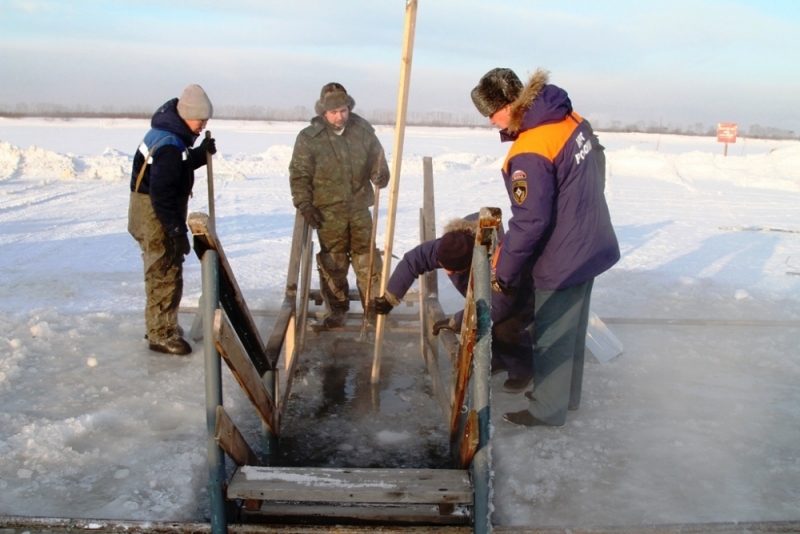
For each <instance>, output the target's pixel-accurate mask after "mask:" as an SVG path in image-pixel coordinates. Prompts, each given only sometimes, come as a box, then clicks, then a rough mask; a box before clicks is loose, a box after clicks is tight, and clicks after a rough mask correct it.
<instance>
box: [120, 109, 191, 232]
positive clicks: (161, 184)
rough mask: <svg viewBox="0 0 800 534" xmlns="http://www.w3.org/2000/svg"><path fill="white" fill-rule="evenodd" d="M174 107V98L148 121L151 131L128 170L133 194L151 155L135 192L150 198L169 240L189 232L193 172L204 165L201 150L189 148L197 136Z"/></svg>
mask: <svg viewBox="0 0 800 534" xmlns="http://www.w3.org/2000/svg"><path fill="white" fill-rule="evenodd" d="M177 105H178V99H177V98H173V99H172V100H170V101H168V102H166V103H165V104H164V105H163V106H161V107H160V108H158V110H157V111H156V112H155V114H154V115H153V118H152V119H151V121H150V126H151V128H152V130H150V131H149V132H147V134H146V135H145V138H144V140H143V141H142V143H140V145H139V148H138V150H137V151H136V155H135V156H134V157H133V169H132V171H131V191H134V190H136V178H137V177H138V176H139V171H140V170H141V168H142V164H143V163H144V160H145V157H146V156H147V155H148V154H150V159H149V164H148V165H147V168H146V169H145V171H144V177H143V178H142V181H141V183H140V184H139V189H138V190H136V191H137V192H139V193H143V194H146V195H150V202H151V203H152V204H153V211H155V214H156V217H157V218H158V220H159V221H160V222H161V224H162V225H163V226H164V230H165V232H166V233H167V235H169V236H171V237H175V236H178V235H180V234H185V233H186V232H188V228H187V226H186V212H187V209H188V205H189V196H190V195H191V194H192V187H194V171H195V169H197V168H199V167H201V166H203V165H205V163H206V151H205V150H204V149H202V148H199V147H198V148H189V147H191V146H192V145H193V144H194V142H195V140H196V138H197V136H196V135H195V134H194V132H192V131H191V130H190V129H189V127H188V126H187V125H186V123H185V122H184V121H183V119H181V117H180V116H179V115H178V109H177ZM154 148H155V150H153V149H154ZM151 150H152V152H151Z"/></svg>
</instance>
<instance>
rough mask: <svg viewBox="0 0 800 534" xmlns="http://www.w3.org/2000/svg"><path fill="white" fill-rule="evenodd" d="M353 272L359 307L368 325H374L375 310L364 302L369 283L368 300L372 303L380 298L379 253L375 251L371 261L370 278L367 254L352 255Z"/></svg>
mask: <svg viewBox="0 0 800 534" xmlns="http://www.w3.org/2000/svg"><path fill="white" fill-rule="evenodd" d="M352 262H353V270H354V271H355V272H356V284H357V285H358V294H359V295H360V296H361V305H362V306H363V307H364V310H365V312H366V314H367V320H368V321H369V324H375V319H376V314H375V308H374V307H373V306H371V303H368V302H364V300H365V299H366V296H367V284H369V283H371V286H370V290H369V299H370V300H371V301H374V300H375V299H376V298H377V297H378V296H380V291H381V271H383V262H382V261H381V255H380V252H379V251H377V250H376V251H375V255H374V257H373V259H372V264H373V265H372V276H371V277H370V275H369V253H367V254H353V256H352Z"/></svg>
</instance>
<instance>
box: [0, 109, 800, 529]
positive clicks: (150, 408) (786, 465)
mask: <svg viewBox="0 0 800 534" xmlns="http://www.w3.org/2000/svg"><path fill="white" fill-rule="evenodd" d="M147 126H148V122H147V121H135V120H131V121H120V120H116V121H105V120H104V121H101V120H73V121H43V120H36V119H25V120H10V119H0V251H2V254H0V280H2V283H0V489H1V490H2V497H1V498H0V514H17V515H29V516H41V515H46V516H58V517H96V518H108V519H129V520H137V519H142V520H175V521H190V520H204V519H205V518H206V516H207V513H208V492H207V468H206V456H205V455H206V451H205V449H206V428H205V425H206V423H205V399H204V391H203V381H204V377H203V361H202V344H195V345H194V348H195V350H194V352H193V353H192V355H191V356H189V357H185V358H176V357H168V356H164V355H158V354H155V353H152V352H150V351H148V350H147V347H146V345H145V342H144V340H143V339H142V335H143V333H144V326H143V319H142V303H143V299H144V295H143V282H142V275H141V263H140V262H141V260H140V258H139V250H138V248H137V246H136V244H135V242H134V241H133V239H132V238H130V236H129V235H127V231H126V213H127V202H128V180H129V176H128V173H129V166H130V157H131V154H132V153H133V151H134V150H135V147H136V145H137V144H138V142H139V141H140V139H141V137H142V136H143V135H144V133H145V131H146V130H147ZM301 127H302V125H301V124H300V123H265V122H254V123H248V122H237V121H212V122H211V123H210V128H211V129H212V131H213V133H214V136H215V137H216V139H217V146H218V148H219V150H220V152H219V153H218V154H217V155H216V156H215V162H214V169H215V175H216V176H217V183H216V185H215V192H216V199H215V206H216V213H217V218H218V220H217V231H218V233H219V235H220V236H221V238H222V241H223V243H224V245H225V250H226V253H227V255H228V257H229V260H230V262H231V265H232V266H233V269H234V272H235V273H236V277H237V281H238V283H239V285H240V287H241V288H242V290H243V292H244V295H245V298H246V299H247V302H248V304H249V305H250V307H251V308H253V309H259V310H271V311H275V310H276V309H277V308H278V306H279V303H280V302H281V300H282V297H283V288H284V285H285V273H286V268H287V265H288V257H289V248H290V240H291V231H292V222H293V217H294V211H293V208H292V206H291V202H290V195H289V188H288V184H287V166H288V162H289V158H290V155H291V146H292V143H293V141H294V137H295V135H296V133H297V132H298V131H299V129H300V128H301ZM377 131H378V134H379V136H380V138H381V140H382V142H383V144H384V147H386V148H387V150H389V149H390V147H391V146H392V136H393V131H392V128H389V127H379V128H378V130H377ZM601 141H602V142H603V144H604V145H606V147H607V149H608V162H609V167H608V183H607V190H606V194H607V197H608V199H609V204H610V208H611V213H612V218H613V221H614V224H615V228H616V231H617V234H618V237H619V240H620V245H621V247H622V251H623V257H622V260H621V261H620V262H619V263H618V264H617V265H616V266H615V267H614V268H612V269H611V270H610V271H609V272H608V273H606V274H604V275H603V276H601V277H599V278H598V279H597V281H596V283H595V290H594V293H593V300H592V307H593V311H594V312H595V313H596V314H597V315H598V316H599V317H600V318H601V319H603V320H606V326H608V328H610V330H611V331H612V332H613V334H614V335H615V336H616V337H617V338H619V340H620V341H621V342H622V344H623V346H624V352H623V353H622V354H621V355H620V356H617V357H616V358H613V359H612V360H610V361H608V362H606V363H602V364H601V363H599V362H597V361H595V360H594V359H591V358H589V360H588V363H587V368H586V376H585V384H584V398H583V400H582V403H581V407H580V409H579V410H578V411H577V412H570V415H569V419H568V423H567V425H566V426H565V427H563V428H560V429H541V428H537V429H532V430H527V429H519V428H516V427H510V426H508V425H505V424H503V423H502V421H501V420H500V416H501V414H502V413H503V412H505V411H511V410H519V409H521V408H523V407H524V406H525V402H524V400H523V399H522V396H521V395H516V396H514V395H508V394H505V393H503V392H502V391H501V389H502V388H501V385H502V381H503V379H504V376H503V375H499V376H496V377H494V378H493V385H494V393H493V396H492V421H493V423H494V425H495V426H494V434H493V438H492V447H493V450H492V458H493V469H494V516H493V521H494V523H495V524H498V525H530V526H554V525H559V526H564V525H568V526H569V525H572V526H579V527H580V526H590V525H639V524H646V523H681V522H687V523H692V522H708V521H740V522H747V521H768V520H796V519H798V518H800V500H798V494H797V488H798V487H800V456H798V453H797V451H798V447H797V443H798V442H799V441H800V440H799V439H798V438H800V435H798V433H799V432H800V430H798V429H800V409H798V408H800V392H799V391H800V390H798V388H797V384H798V382H800V350H798V348H800V328H798V326H796V323H798V322H800V309H798V296H800V277H798V276H793V275H791V274H787V273H791V272H793V271H795V272H796V271H797V267H798V266H799V265H800V234H798V233H792V232H786V231H778V230H791V231H794V232H796V231H797V230H800V227H798V223H797V207H798V205H800V143H798V142H797V141H759V140H752V139H740V140H739V142H738V143H737V144H736V145H732V146H730V147H729V150H728V156H727V157H723V156H722V145H720V144H718V143H716V141H715V140H714V139H712V138H696V137H678V136H660V137H659V136H655V135H646V134H601ZM507 148H508V147H507V145H501V144H500V143H499V142H498V138H497V133H496V132H491V131H487V130H481V129H457V128H417V127H414V128H407V130H406V141H405V149H404V150H405V152H404V157H403V167H402V174H401V182H400V196H399V205H398V213H397V226H396V231H395V241H394V248H393V251H394V253H395V254H396V255H398V256H399V255H401V254H402V253H403V252H405V251H406V250H408V249H410V248H411V247H413V246H415V245H416V244H417V242H418V213H419V208H420V207H421V204H422V179H421V177H422V164H421V158H422V156H431V157H432V158H433V161H434V169H435V170H434V176H435V182H436V209H437V217H436V223H437V228H438V229H439V231H441V228H442V227H443V226H444V224H445V223H446V222H447V221H448V220H449V219H450V218H452V217H455V216H460V215H464V214H466V213H470V212H474V211H476V210H477V209H478V208H479V207H481V206H499V207H502V208H506V207H507V205H508V200H507V197H506V193H505V190H504V188H503V186H502V183H501V182H500V178H499V167H500V164H501V162H502V159H503V157H504V156H505V151H506V150H507ZM389 156H390V157H391V154H389ZM207 206H208V201H207V192H206V187H205V170H202V169H201V170H200V171H199V172H198V174H197V183H196V185H195V195H194V198H193V199H192V200H191V205H190V209H191V210H192V211H207ZM385 206H386V200H385V199H384V206H383V207H382V211H381V224H380V225H379V232H378V234H379V235H378V243H379V244H382V243H383V242H384V235H385V225H384V222H385V211H386V207H385ZM759 228H760V229H768V230H762V231H753V230H752V229H759ZM351 281H353V282H354V279H352V280H351ZM185 283H186V289H185V294H184V302H183V304H184V305H185V306H195V305H196V304H197V299H198V297H199V295H200V268H199V264H198V262H197V261H196V259H195V258H194V257H190V258H189V260H188V261H187V263H186V270H185ZM440 287H441V288H442V289H441V300H442V303H443V305H444V307H445V309H446V310H447V311H448V312H452V311H455V310H456V309H457V308H458V307H459V305H460V298H459V297H458V295H457V294H456V292H455V291H454V290H452V288H450V287H449V286H448V285H447V282H446V280H445V279H444V278H443V277H442V278H441V279H440ZM609 319H615V320H614V321H611V320H609ZM634 319H649V320H652V321H651V323H649V324H647V323H646V324H635V322H634V321H633V320H634ZM191 320H192V316H191V315H187V314H182V315H181V322H182V324H183V326H184V328H186V329H187V330H188V329H189V326H190V325H191ZM670 320H684V322H683V323H681V324H669V321H670ZM709 320H716V321H717V323H714V324H709ZM270 321H271V319H269V318H261V319H259V326H260V327H261V328H262V329H263V331H265V332H266V331H268V329H269V327H270V324H271V323H270ZM626 321H627V322H626ZM659 321H660V324H653V322H656V323H658V322H659ZM704 321H705V323H706V324H704ZM725 321H729V322H731V321H750V322H752V323H753V324H756V322H757V321H762V323H761V324H763V325H768V324H772V326H741V324H740V325H739V326H724V325H723V324H724V322H725ZM791 321H794V322H795V323H789V322H791ZM691 323H694V324H691ZM787 324H795V326H786V325H787ZM412 337H413V336H412ZM393 342H394V341H393ZM399 343H400V345H395V346H394V349H396V350H394V349H393V350H392V351H391V353H392V355H394V358H393V361H392V362H391V363H390V362H389V361H388V360H387V365H386V368H385V369H384V371H385V373H384V375H383V380H382V383H381V389H380V394H379V395H377V396H375V397H374V396H373V395H372V392H371V390H370V388H368V387H366V383H367V379H368V374H369V367H370V363H369V361H368V360H369V356H367V357H366V358H365V361H362V360H361V359H360V358H361V357H359V356H350V357H341V356H339V357H338V358H339V359H338V360H337V358H334V357H331V356H330V353H329V351H326V350H325V349H324V347H322V346H317V347H316V349H315V351H311V352H310V353H309V355H308V357H306V358H304V359H303V360H302V361H301V367H300V370H299V374H298V380H297V381H296V382H295V385H294V393H293V395H294V397H293V399H292V403H291V404H290V411H289V413H288V414H287V417H288V424H287V427H286V434H285V435H284V437H283V443H284V444H287V445H288V447H286V449H285V450H289V451H292V453H291V454H295V455H296V456H298V457H299V456H303V457H304V458H303V459H304V461H306V462H307V464H308V465H316V466H333V465H351V466H371V465H373V464H384V463H389V464H392V463H393V464H392V465H396V466H398V467H399V466H406V465H418V466H436V465H440V464H441V463H442V462H444V461H445V460H446V456H447V447H446V440H447V438H446V436H445V435H444V433H445V432H444V426H443V423H442V421H441V417H440V416H439V415H438V413H437V409H436V406H435V403H434V402H432V400H431V399H430V396H429V395H428V388H429V386H428V385H427V384H428V382H427V377H426V375H425V371H424V367H423V366H422V364H421V360H420V358H419V355H418V352H417V350H416V348H415V346H416V343H417V340H416V338H415V337H414V339H409V340H408V341H401V342H399ZM408 344H410V346H407V345H408ZM384 354H386V352H384ZM223 387H224V390H225V403H226V410H227V411H228V412H229V414H230V415H231V417H232V418H233V419H234V421H235V423H236V424H237V425H238V426H239V427H240V428H241V429H242V430H243V431H244V432H245V434H246V437H247V439H248V441H249V442H250V443H251V445H252V446H253V447H254V448H256V449H258V439H259V435H260V431H261V429H260V421H259V419H258V417H257V415H256V414H255V411H254V410H253V408H252V407H251V406H250V404H249V402H248V401H247V399H246V398H245V397H244V395H243V394H242V393H241V391H240V390H239V388H238V385H237V384H236V382H235V380H234V379H233V378H232V377H231V376H230V373H227V371H224V372H223ZM368 393H369V394H368ZM376 408H378V409H377V410H376ZM352 414H360V415H359V417H351V415H352ZM312 427H313V430H315V431H316V432H319V434H318V435H321V436H325V437H326V439H327V443H326V447H321V446H319V447H318V446H317V445H318V443H317V441H321V440H317V441H309V440H305V441H303V436H302V435H301V434H302V433H303V432H304V431H306V430H311V428H312ZM285 450H284V451H282V452H281V454H283V455H284V456H283V458H282V459H281V460H282V461H285V462H286V463H294V462H295V461H298V462H299V458H297V457H290V453H287V452H285ZM390 466H391V465H390Z"/></svg>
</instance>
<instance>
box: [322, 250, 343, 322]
mask: <svg viewBox="0 0 800 534" xmlns="http://www.w3.org/2000/svg"><path fill="white" fill-rule="evenodd" d="M317 268H318V269H319V289H320V293H321V294H322V300H324V301H325V310H326V311H327V313H326V314H325V318H324V319H323V321H322V325H323V326H324V327H325V328H341V327H343V326H344V325H345V324H346V323H347V311H348V310H349V309H350V284H348V282H347V270H348V269H349V268H350V259H349V258H348V256H347V254H345V253H343V252H320V253H319V254H317Z"/></svg>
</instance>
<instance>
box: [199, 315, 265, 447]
mask: <svg viewBox="0 0 800 534" xmlns="http://www.w3.org/2000/svg"><path fill="white" fill-rule="evenodd" d="M214 342H215V343H216V345H217V350H218V351H219V353H220V355H221V356H222V358H223V359H224V360H225V363H227V364H228V367H229V368H230V370H231V372H232V373H233V376H234V377H236V380H237V381H238V382H239V385H240V386H242V389H243V390H244V392H245V394H246V395H247V398H248V399H250V402H251V403H253V406H254V407H255V409H256V412H258V415H259V416H260V417H261V420H262V421H264V424H265V425H267V427H268V428H269V431H270V432H271V433H272V434H274V435H276V436H278V435H279V432H280V417H279V416H278V411H277V410H276V408H275V403H274V402H273V400H272V398H271V397H270V395H269V392H268V391H267V388H266V387H264V383H263V382H262V381H261V375H260V374H259V373H258V370H257V369H256V368H255V366H254V365H253V363H252V362H251V361H250V358H248V357H247V353H246V352H245V349H244V347H243V346H242V344H241V342H240V341H239V337H238V336H237V335H236V332H235V330H234V329H233V327H232V326H231V324H230V322H229V320H228V317H227V315H226V314H225V313H224V311H223V310H217V312H216V314H214Z"/></svg>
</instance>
